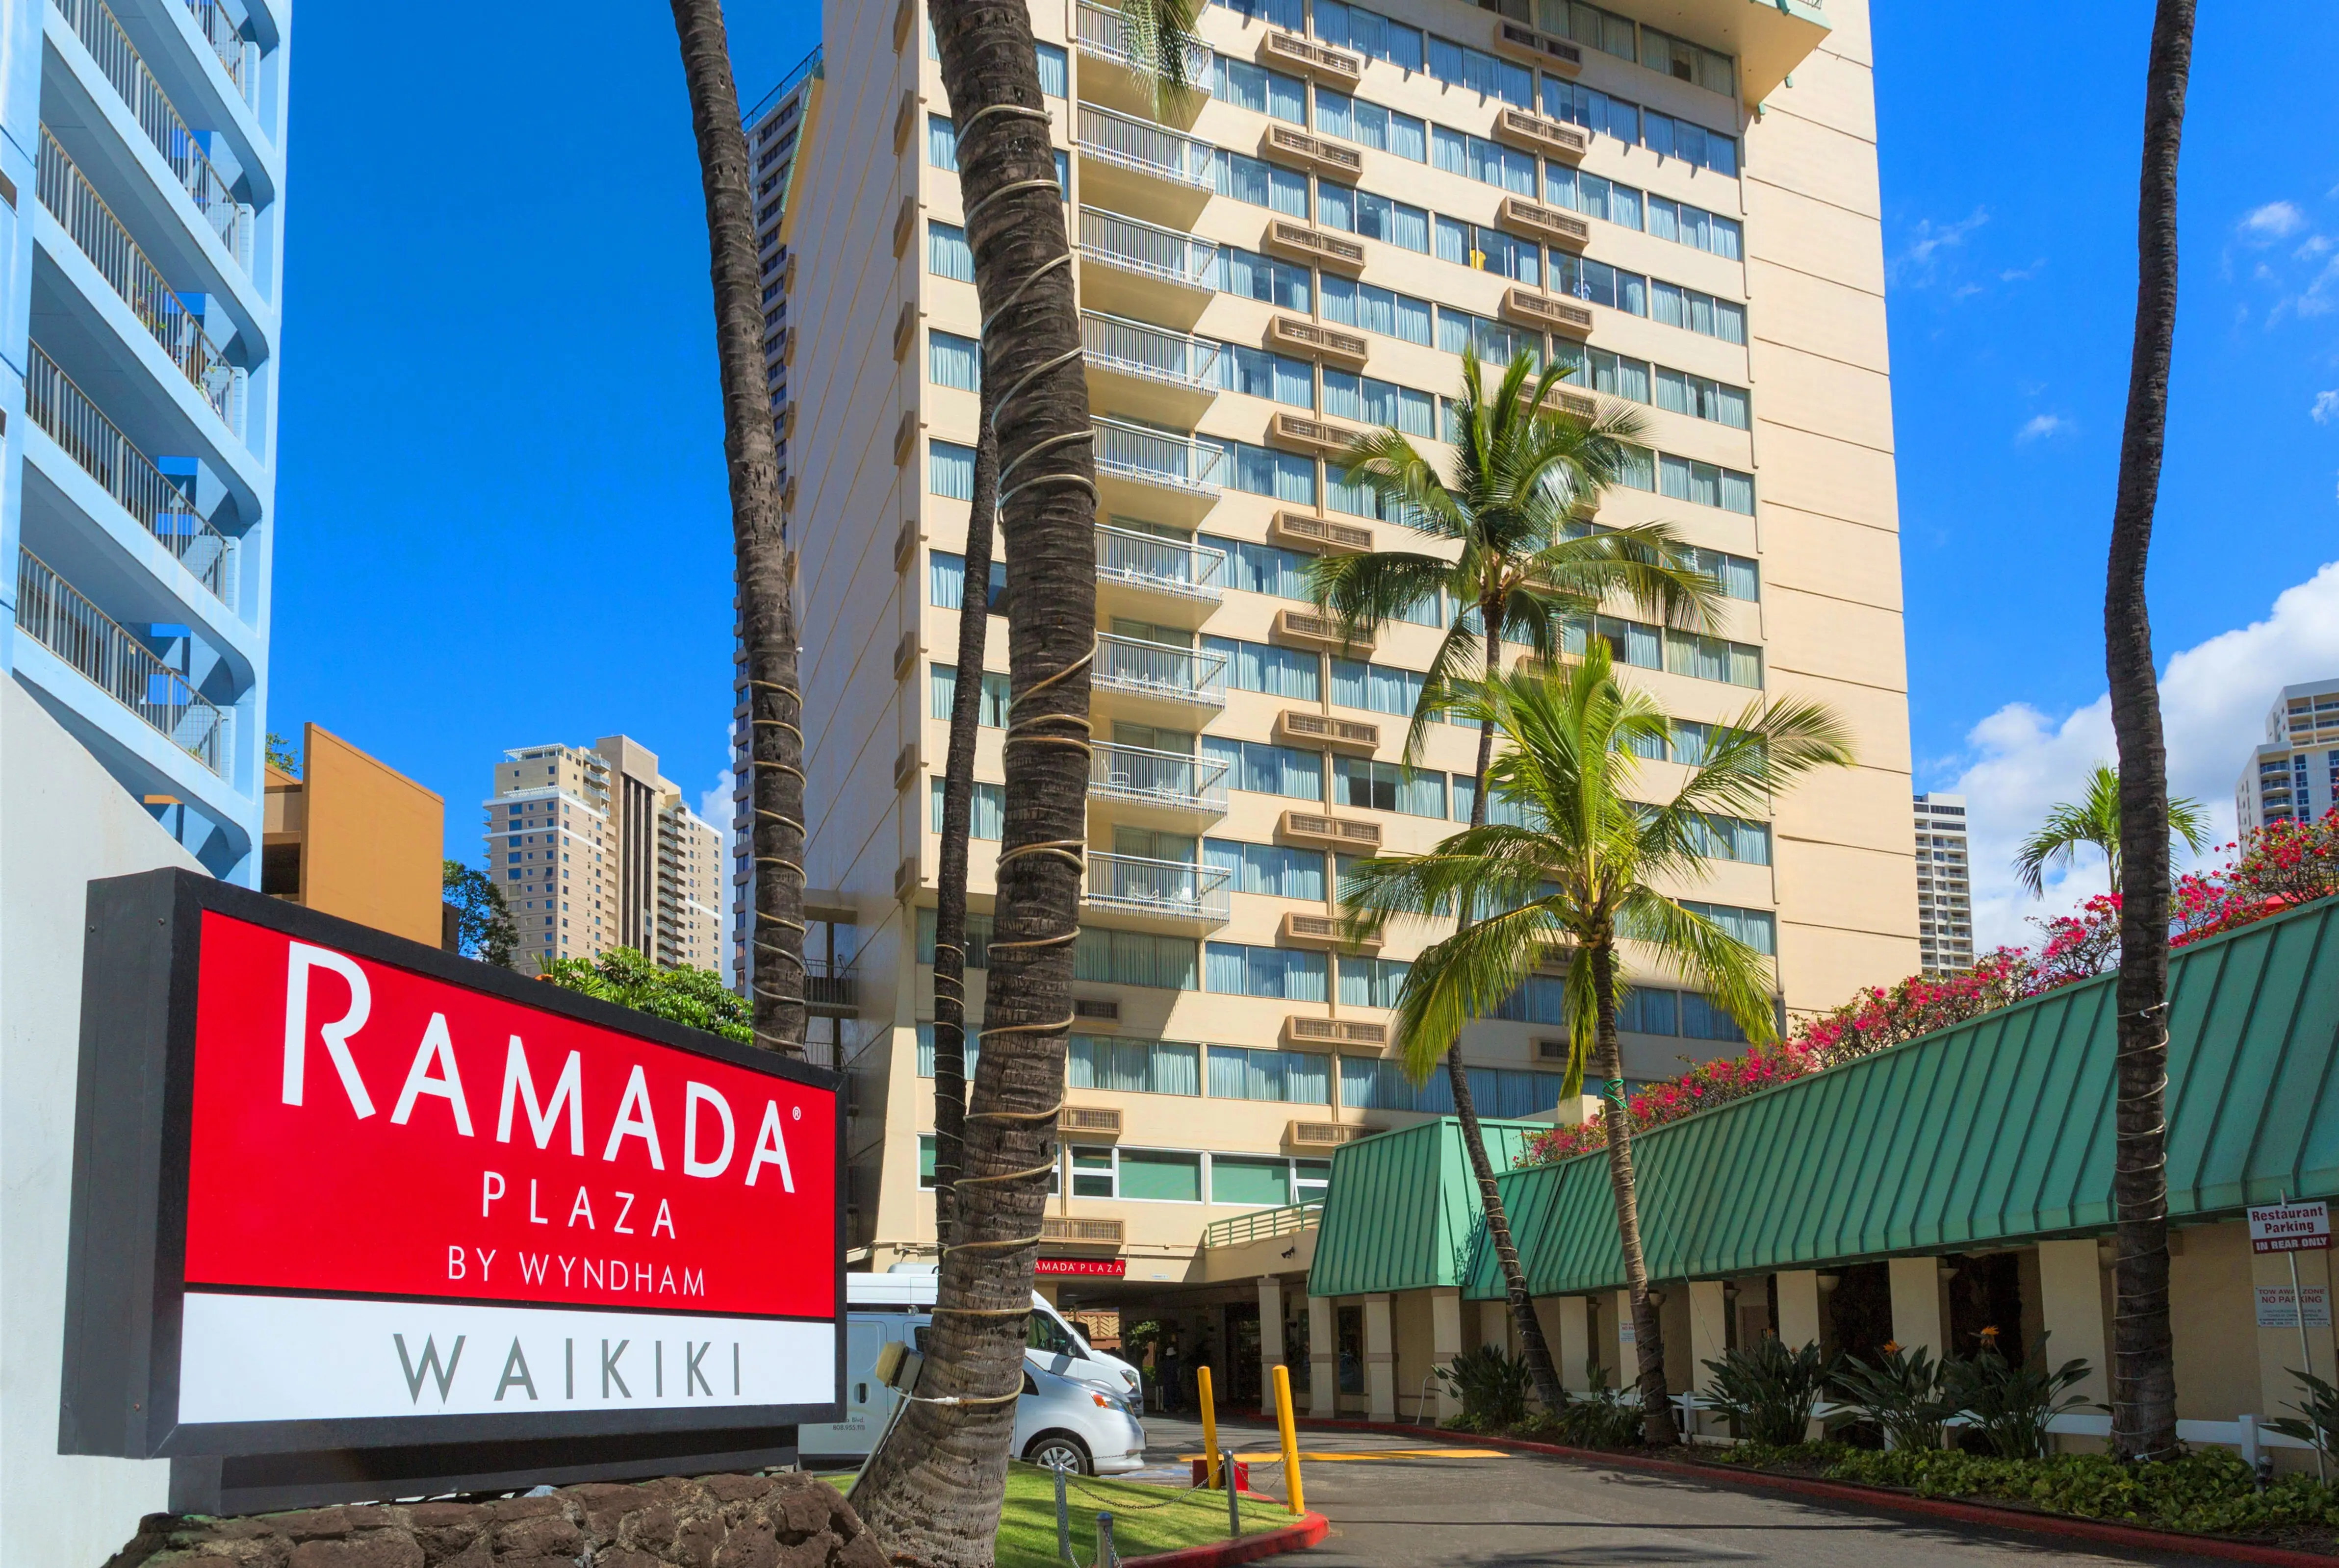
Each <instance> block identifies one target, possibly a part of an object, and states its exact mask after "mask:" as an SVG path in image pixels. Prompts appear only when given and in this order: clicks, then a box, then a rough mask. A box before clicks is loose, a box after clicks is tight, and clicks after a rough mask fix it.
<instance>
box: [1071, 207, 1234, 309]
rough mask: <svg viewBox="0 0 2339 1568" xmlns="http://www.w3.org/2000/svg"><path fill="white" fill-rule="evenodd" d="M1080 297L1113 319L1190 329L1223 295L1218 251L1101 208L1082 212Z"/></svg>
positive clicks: (1205, 244) (1200, 242) (1137, 219)
mask: <svg viewBox="0 0 2339 1568" xmlns="http://www.w3.org/2000/svg"><path fill="white" fill-rule="evenodd" d="M1081 261H1083V262H1084V263H1086V264H1085V265H1083V266H1082V267H1081V300H1082V301H1084V302H1086V303H1088V304H1091V305H1093V306H1095V307H1096V308H1097V309H1099V310H1100V311H1106V312H1108V313H1110V314H1112V315H1117V316H1124V317H1136V318H1139V319H1140V320H1143V321H1160V322H1162V323H1164V324H1167V325H1169V326H1173V327H1178V328H1181V329H1182V328H1188V327H1191V326H1192V325H1193V324H1194V323H1195V322H1196V321H1199V320H1200V319H1201V314H1202V309H1203V307H1204V306H1206V305H1208V304H1209V302H1210V300H1211V298H1212V297H1213V296H1214V295H1215V293H1216V292H1217V290H1218V261H1219V248H1218V246H1217V245H1216V244H1214V243H1212V242H1209V241H1208V240H1197V239H1195V238H1194V237H1193V236H1192V235H1190V234H1185V233H1180V232H1179V231H1177V230H1175V229H1165V228H1163V227H1161V226H1160V224H1158V223H1149V222H1145V221H1144V220H1143V219H1141V218H1130V217H1124V216H1122V215H1121V214H1120V213H1119V212H1106V211H1104V210H1103V209H1102V208H1099V207H1082V208H1081Z"/></svg>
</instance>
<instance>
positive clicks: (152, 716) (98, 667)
mask: <svg viewBox="0 0 2339 1568" xmlns="http://www.w3.org/2000/svg"><path fill="white" fill-rule="evenodd" d="M16 627H17V629H18V630H19V631H22V632H24V633H25V635H26V636H30V637H32V638H33V640H35V642H37V643H39V644H40V645H41V646H43V647H45V648H47V649H48V650H49V651H50V652H51V653H53V654H54V655H56V656H57V657H59V658H60V659H63V660H64V662H65V663H66V664H68V665H71V666H73V667H74V669H76V670H79V671H80V672H81V673H82V674H83V675H84V676H88V677H89V679H91V680H92V681H94V682H95V683H96V684H97V685H100V686H102V687H104V690H105V694H106V695H108V696H110V697H112V698H113V700H114V701H115V702H118V703H120V704H121V705H123V707H126V708H128V709H129V710H130V711H131V712H132V713H133V714H136V715H138V716H139V717H140V718H142V719H143V720H145V721H146V723H147V724H149V725H153V728H154V729H155V730H156V731H157V732H159V733H160V734H162V735H164V736H166V737H168V738H169V739H170V741H171V743H172V744H173V745H176V746H178V747H179V748H180V749H181V750H183V751H184V752H185V753H186V754H188V755H189V756H191V757H193V758H194V759H195V760H196V761H197V762H199V763H201V764H203V766H205V767H207V768H209V769H211V770H212V772H213V773H215V774H224V773H225V767H224V765H223V764H224V762H225V758H226V755H227V715H225V714H223V713H222V712H221V711H220V710H219V709H218V708H217V707H215V706H213V705H212V703H211V702H210V701H209V700H207V699H206V698H204V697H202V696H201V695H197V693H196V691H195V689H194V688H193V687H192V686H191V685H188V684H187V681H186V677H185V676H182V675H181V674H179V672H178V671H176V670H174V669H173V668H171V666H168V665H166V664H164V663H163V661H162V660H161V659H158V658H156V657H155V656H154V655H153V652H152V651H150V650H149V649H148V648H147V647H146V646H145V645H144V644H143V643H141V642H140V641H139V640H138V639H137V638H135V637H133V636H131V635H130V634H129V633H128V632H126V631H124V630H123V629H122V627H121V626H118V625H116V624H115V623H114V621H113V619H112V617H110V616H107V615H106V614H105V612H104V611H103V610H101V609H99V608H98V607H97V606H95V605H94V604H91V603H90V602H89V601H88V600H87V599H85V598H84V597H82V596H81V594H80V593H79V592H78V591H76V590H75V589H74V587H73V585H72V584H70V583H68V582H66V581H65V580H64V578H63V577H59V576H57V574H56V573H54V572H53V571H51V570H50V569H49V567H48V564H47V563H46V562H44V561H43V560H42V559H41V558H40V557H38V556H35V554H33V552H32V551H30V550H25V549H20V550H18V551H17V553H16Z"/></svg>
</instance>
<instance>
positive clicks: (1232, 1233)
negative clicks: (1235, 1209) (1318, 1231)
mask: <svg viewBox="0 0 2339 1568" xmlns="http://www.w3.org/2000/svg"><path fill="white" fill-rule="evenodd" d="M1323 1218H1324V1204H1323V1200H1322V1199H1321V1198H1318V1200H1317V1201H1316V1202H1314V1203H1288V1204H1286V1205H1284V1206H1283V1207H1282V1208H1258V1209H1253V1210H1252V1211H1251V1212H1250V1213H1248V1214H1238V1215H1236V1216H1235V1217H1234V1218H1232V1219H1219V1220H1214V1221H1212V1222H1211V1223H1210V1224H1209V1225H1206V1226H1204V1227H1203V1228H1202V1245H1203V1246H1205V1247H1240V1246H1243V1245H1244V1244H1245V1243H1247V1242H1252V1241H1266V1240H1268V1239H1269V1238H1273V1237H1278V1236H1293V1235H1297V1234H1298V1233H1299V1232H1300V1231H1303V1230H1308V1229H1312V1228H1315V1227H1316V1226H1318V1225H1319V1224H1321V1223H1322V1222H1323Z"/></svg>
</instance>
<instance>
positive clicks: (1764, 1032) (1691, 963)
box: [1617, 887, 1779, 1045]
mask: <svg viewBox="0 0 2339 1568" xmlns="http://www.w3.org/2000/svg"><path fill="white" fill-rule="evenodd" d="M1617 933H1618V934H1619V935H1621V936H1623V937H1624V938H1626V939H1627V940H1628V941H1633V942H1643V943H1645V944H1646V945H1648V946H1650V947H1652V948H1653V949H1655V950H1656V952H1658V953H1659V954H1660V955H1661V958H1662V961H1663V962H1665V963H1667V964H1668V965H1670V966H1671V967H1672V968H1673V969H1674V970H1675V971H1677V972H1678V973H1679V974H1680V975H1681V977H1682V978H1683V980H1685V981H1689V983H1690V984H1692V985H1693V986H1695V987H1696V988H1697V989H1698V990H1699V991H1702V992H1703V993H1704V994H1705V995H1706V997H1707V998H1708V999H1709V1000H1710V1001H1712V1002H1713V1003H1714V1004H1715V1005H1717V1006H1719V1007H1720V1008H1721V1009H1722V1011H1724V1012H1726V1013H1728V1014H1729V1015H1730V1018H1731V1021H1732V1022H1734V1023H1735V1024H1737V1025H1738V1027H1739V1029H1740V1031H1742V1032H1743V1033H1744V1034H1745V1036H1746V1038H1747V1039H1748V1040H1751V1041H1752V1042H1753V1043H1754V1044H1756V1045H1768V1044H1770V1043H1771V1042H1772V1040H1776V1039H1777V1038H1778V1036H1779V1015H1778V1009H1777V1006H1776V1004H1775V1003H1774V1002H1773V1001H1772V997H1773V996H1774V994H1775V992H1774V991H1773V990H1772V978H1771V967H1770V961H1769V960H1767V959H1765V958H1764V957H1763V956H1762V954H1761V953H1759V952H1755V951H1754V950H1753V949H1752V948H1751V947H1749V946H1747V945H1746V944H1745V943H1744V942H1741V941H1739V940H1738V939H1737V938H1736V937H1734V936H1732V935H1731V934H1730V933H1729V932H1726V931H1724V930H1722V928H1721V927H1720V926H1718V925H1716V924H1715V923H1714V922H1712V921H1710V920H1708V919H1707V918H1706V917H1705V916H1703V915H1702V914H1699V913H1697V912H1694V911H1693V910H1689V909H1685V908H1683V906H1682V905H1681V904H1680V903H1679V902H1676V901H1674V900H1673V899H1670V898H1667V897H1666V896H1665V895H1663V893H1660V892H1655V891H1653V890H1652V889H1649V888H1645V887H1643V888H1635V889H1634V890H1633V893H1632V895H1631V896H1630V897H1629V898H1628V899H1627V900H1626V901H1625V903H1624V907H1623V911H1622V912H1621V913H1620V916H1619V919H1618V922H1617Z"/></svg>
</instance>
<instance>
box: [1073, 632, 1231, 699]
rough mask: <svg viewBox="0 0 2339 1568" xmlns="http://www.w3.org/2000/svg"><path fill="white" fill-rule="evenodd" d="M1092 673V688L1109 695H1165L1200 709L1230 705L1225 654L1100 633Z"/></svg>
mask: <svg viewBox="0 0 2339 1568" xmlns="http://www.w3.org/2000/svg"><path fill="white" fill-rule="evenodd" d="M1090 670H1091V680H1092V681H1093V682H1094V684H1095V685H1100V686H1102V687H1104V688H1106V689H1108V690H1110V691H1117V692H1133V693H1136V694H1139V695H1144V696H1158V697H1163V698H1167V699H1169V700H1170V701H1172V702H1181V703H1191V704H1193V705H1195V706H1197V707H1217V708H1222V707H1224V706H1226V705H1227V660H1226V656H1225V655H1224V654H1214V653H1207V652H1204V651H1201V650H1199V649H1196V648H1181V647H1178V646H1175V645H1173V644H1169V643H1149V642H1147V641H1145V640H1144V639H1143V638H1141V637H1123V636H1114V635H1113V634H1111V633H1110V632H1100V633H1099V634H1098V636H1097V649H1096V662H1095V663H1094V664H1093V665H1091V666H1090Z"/></svg>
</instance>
